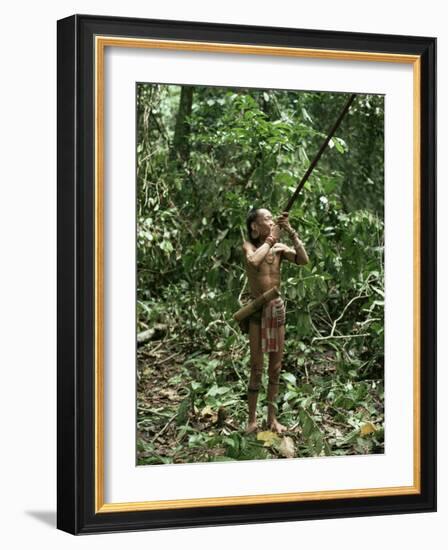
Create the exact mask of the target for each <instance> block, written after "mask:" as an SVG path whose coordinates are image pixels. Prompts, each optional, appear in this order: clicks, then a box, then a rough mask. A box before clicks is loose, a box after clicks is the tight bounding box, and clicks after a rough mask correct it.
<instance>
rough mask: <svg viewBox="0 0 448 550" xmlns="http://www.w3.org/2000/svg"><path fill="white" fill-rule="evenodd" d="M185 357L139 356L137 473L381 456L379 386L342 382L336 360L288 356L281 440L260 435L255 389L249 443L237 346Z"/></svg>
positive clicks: (243, 364)
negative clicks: (182, 466) (155, 467)
mask: <svg viewBox="0 0 448 550" xmlns="http://www.w3.org/2000/svg"><path fill="white" fill-rule="evenodd" d="M192 348H194V345H193V343H192V342H182V341H180V340H179V339H171V340H170V339H163V340H159V341H150V342H148V343H147V344H145V345H143V346H140V347H139V348H138V352H137V359H138V368H137V459H138V464H139V465H145V464H167V463H191V462H209V461H221V460H250V459H269V458H294V457H300V456H329V455H350V454H372V453H383V452H384V443H383V441H384V426H383V423H384V403H383V401H384V393H383V383H382V380H371V379H370V380H361V381H359V380H358V381H357V380H350V379H347V377H341V376H339V375H338V372H337V366H336V360H335V356H334V352H333V350H331V349H330V350H328V349H327V350H322V349H317V350H316V351H315V352H311V353H310V352H309V350H307V355H306V357H305V358H304V357H302V358H299V360H297V358H296V357H292V356H291V355H288V354H287V353H286V354H285V358H284V362H283V372H282V375H281V385H280V393H279V398H278V418H279V420H280V422H282V423H283V424H285V425H286V426H287V427H288V430H287V431H286V432H284V433H282V434H281V435H278V434H275V433H273V432H271V431H269V430H268V429H267V428H266V425H265V418H266V409H267V407H266V394H265V391H264V389H262V390H260V395H259V402H258V418H259V425H260V428H259V430H258V432H257V433H253V434H250V435H247V434H245V432H244V430H245V426H246V423H247V401H246V391H247V381H248V376H249V365H248V357H247V356H248V349H247V348H245V346H244V342H243V344H242V345H240V347H239V348H237V349H236V350H235V349H233V350H220V351H213V352H210V353H208V354H204V353H203V352H200V351H196V352H195V351H192ZM265 377H266V375H264V382H266V380H265ZM263 387H264V388H265V387H266V384H265V383H264V385H263Z"/></svg>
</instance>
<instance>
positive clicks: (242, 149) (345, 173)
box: [137, 84, 384, 465]
mask: <svg viewBox="0 0 448 550" xmlns="http://www.w3.org/2000/svg"><path fill="white" fill-rule="evenodd" d="M347 98H348V95H346V94H334V93H318V92H291V91H280V90H247V89H230V88H211V87H200V86H174V85H152V84H139V85H138V87H137V195H138V196H137V333H138V350H137V357H138V361H137V463H138V464H141V465H143V464H162V463H181V462H198V461H201V462H204V461H216V460H244V459H264V458H278V457H301V456H321V455H347V454H368V453H382V452H384V383H383V382H384V368H383V363H384V357H383V354H384V344H383V336H384V334H383V332H384V330H383V329H384V272H383V264H384V261H383V260H384V258H383V255H384V221H383V218H384V216H383V210H384V204H383V194H384V185H383V181H384V174H383V170H384V133H383V129H384V98H383V97H382V96H373V95H358V96H357V98H356V100H355V102H354V104H353V105H352V107H351V109H350V112H349V114H348V115H347V116H346V117H345V119H344V120H343V122H342V124H341V126H340V128H339V130H338V131H337V134H336V137H334V138H333V139H332V141H331V142H330V147H329V148H328V149H327V150H326V151H325V153H324V155H323V157H322V158H321V160H320V162H319V164H318V166H317V168H316V169H315V170H314V172H313V175H312V176H311V178H310V180H309V181H308V182H307V184H306V186H305V188H304V190H303V192H302V194H301V196H300V197H299V199H298V201H297V202H296V204H295V206H294V207H293V209H292V211H291V214H290V221H291V225H292V226H293V227H294V228H295V229H296V230H297V231H298V233H299V235H300V237H301V239H302V241H303V242H304V243H305V247H306V250H307V252H308V256H309V258H310V262H309V264H308V265H307V266H303V267H297V266H294V265H288V264H287V263H285V264H284V265H283V267H282V293H283V295H284V297H285V300H286V309H287V325H286V349H285V358H284V362H283V370H282V374H281V386H280V393H279V399H278V417H279V420H280V422H282V423H283V424H286V425H288V427H289V431H288V432H287V433H286V434H285V435H282V436H278V435H276V434H273V433H271V432H269V431H267V430H263V431H261V432H259V433H258V434H251V435H250V436H247V435H245V434H244V427H245V424H246V422H247V404H246V394H247V382H248V376H249V369H250V366H249V347H248V341H247V337H246V336H245V335H242V334H241V333H240V332H239V329H238V326H237V325H236V324H235V323H234V321H233V320H232V315H233V313H234V312H235V311H236V310H237V309H238V308H239V307H240V303H241V301H242V300H244V295H245V288H246V283H245V273H244V267H243V258H242V254H241V244H242V241H243V240H244V239H245V218H246V215H247V213H248V211H249V210H250V208H251V207H252V206H258V207H263V206H264V207H267V208H269V209H271V210H272V211H273V213H274V215H278V214H279V213H280V212H281V210H282V206H284V204H285V203H286V201H287V199H288V198H289V196H290V195H291V193H292V192H293V190H294V188H295V186H296V184H297V182H298V180H299V179H300V178H301V176H302V175H303V173H304V172H305V170H306V169H307V167H308V165H309V162H310V161H311V160H312V158H313V156H314V155H315V153H316V152H317V150H318V148H319V146H320V144H321V142H322V141H323V139H324V138H325V135H326V133H327V131H328V129H329V128H330V126H331V125H332V124H333V122H334V120H335V119H336V118H337V116H338V114H339V112H340V111H341V109H342V107H343V105H344V104H345V102H346V101H347ZM284 240H285V242H288V240H287V237H285V239H284ZM264 382H266V381H265V379H264ZM265 387H266V383H264V388H265ZM258 407H259V417H260V418H261V417H264V418H265V417H266V394H265V391H264V390H262V391H261V392H260V398H259V403H258Z"/></svg>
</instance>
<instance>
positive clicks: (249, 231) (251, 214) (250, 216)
mask: <svg viewBox="0 0 448 550" xmlns="http://www.w3.org/2000/svg"><path fill="white" fill-rule="evenodd" d="M259 210H260V208H252V210H251V211H250V212H249V214H248V215H247V218H246V226H247V235H248V237H249V242H251V243H252V244H255V241H256V239H253V238H252V229H251V227H250V226H251V223H252V222H254V221H255V220H256V219H257V216H258V211H259Z"/></svg>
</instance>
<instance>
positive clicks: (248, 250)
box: [243, 225, 280, 269]
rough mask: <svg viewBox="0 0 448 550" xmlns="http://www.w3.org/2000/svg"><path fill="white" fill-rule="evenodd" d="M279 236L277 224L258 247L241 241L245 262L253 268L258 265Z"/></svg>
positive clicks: (256, 267)
mask: <svg viewBox="0 0 448 550" xmlns="http://www.w3.org/2000/svg"><path fill="white" fill-rule="evenodd" d="M279 236H280V227H279V226H278V225H276V226H274V227H273V228H272V231H271V234H270V235H269V237H267V238H266V240H265V242H264V243H263V244H262V245H261V246H259V247H258V248H257V247H256V246H255V245H254V244H252V243H250V242H247V241H245V242H244V243H243V253H244V256H245V257H246V260H247V263H248V264H249V265H251V266H253V267H255V269H258V268H259V267H260V264H261V262H262V261H263V260H264V259H265V257H266V255H267V253H268V252H269V250H270V249H271V248H272V247H273V246H275V244H276V242H277V240H278V237H279Z"/></svg>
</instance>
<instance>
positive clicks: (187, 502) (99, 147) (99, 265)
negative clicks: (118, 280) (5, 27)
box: [94, 36, 421, 513]
mask: <svg viewBox="0 0 448 550" xmlns="http://www.w3.org/2000/svg"><path fill="white" fill-rule="evenodd" d="M106 47H121V48H150V49H165V50H178V51H182V50H183V51H200V52H209V53H235V54H245V55H247V54H252V55H269V56H287V57H302V58H314V59H327V60H350V61H371V62H387V63H406V64H412V65H413V145H414V147H413V240H414V242H413V252H414V264H413V302H414V304H413V313H414V319H413V321H414V322H413V336H414V342H413V383H414V391H413V458H414V468H413V473H414V476H413V477H414V482H413V485H411V486H402V487H379V488H370V489H343V490H332V491H313V492H301V493H275V494H263V495H243V496H226V497H215V498H209V497H207V498H191V499H179V500H154V501H141V502H120V503H106V502H104V54H105V48H106ZM94 59H95V75H94V77H95V78H94V80H95V91H94V94H95V207H94V208H95V210H94V212H95V220H94V226H95V247H94V250H95V259H94V263H95V279H94V280H95V320H94V326H95V340H94V341H95V355H94V362H95V363H94V369H95V378H94V379H95V389H94V396H95V430H94V431H95V460H94V470H95V471H94V474H95V487H94V490H95V503H94V506H95V513H110V512H129V511H143V510H167V509H176V508H197V507H209V506H231V505H243V504H261V503H279V502H300V501H301V502H303V501H315V500H331V499H342V498H361V497H379V496H393V495H411V494H420V492H421V456H420V447H421V425H420V407H421V401H420V399H421V398H420V396H421V387H420V369H421V364H420V345H421V343H420V315H421V303H420V302H421V296H420V272H421V265H420V250H421V244H420V241H421V219H420V185H421V182H420V180H421V178H420V167H421V144H420V124H421V92H420V90H421V59H420V56H418V55H402V54H390V53H381V52H378V53H376V52H357V51H345V50H321V49H308V48H293V47H277V46H256V45H251V44H226V43H213V42H194V41H180V40H179V41H178V40H158V39H142V38H123V37H118V36H95V42H94Z"/></svg>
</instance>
